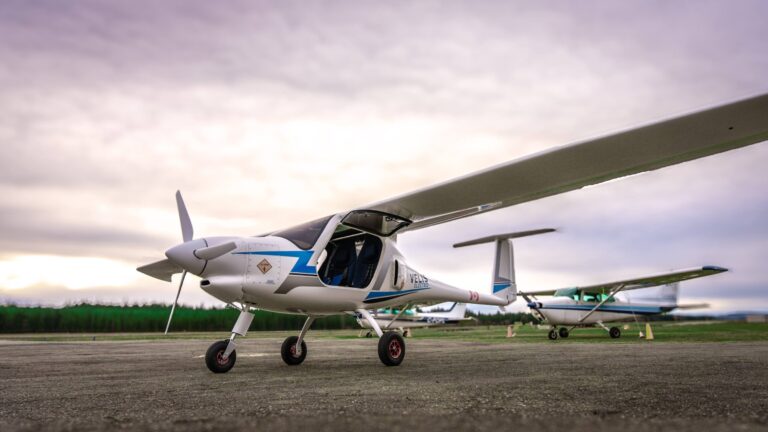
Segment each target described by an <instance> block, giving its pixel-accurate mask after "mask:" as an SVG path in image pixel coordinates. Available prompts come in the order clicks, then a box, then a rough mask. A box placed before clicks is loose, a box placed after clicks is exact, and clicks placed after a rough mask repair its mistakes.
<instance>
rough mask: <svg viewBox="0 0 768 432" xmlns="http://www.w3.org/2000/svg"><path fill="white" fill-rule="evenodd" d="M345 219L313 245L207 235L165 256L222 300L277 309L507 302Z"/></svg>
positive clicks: (325, 225) (329, 311)
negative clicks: (419, 263)
mask: <svg viewBox="0 0 768 432" xmlns="http://www.w3.org/2000/svg"><path fill="white" fill-rule="evenodd" d="M342 216H343V215H336V216H333V217H331V218H329V219H327V220H322V221H316V222H317V223H318V225H320V226H319V228H317V229H316V231H317V235H316V236H315V237H316V238H315V239H314V241H311V242H309V241H304V240H305V239H298V238H293V237H292V233H290V232H287V233H273V234H271V235H266V236H260V237H206V238H200V239H195V240H192V241H189V242H186V243H183V244H181V245H179V246H177V247H176V248H172V249H170V250H169V251H168V252H167V253H166V254H167V255H168V257H169V258H170V259H173V260H174V262H178V263H179V264H180V265H182V267H184V268H185V269H187V271H189V272H191V273H193V274H195V275H197V276H199V277H200V278H201V279H202V280H201V281H200V288H202V289H203V290H204V291H206V292H207V293H209V294H210V295H212V296H214V297H216V298H217V299H219V300H221V301H223V302H226V303H247V304H250V305H252V306H254V307H258V308H260V309H265V310H271V311H275V312H284V313H296V314H310V315H333V314H339V313H344V312H348V311H354V310H357V309H361V308H363V309H376V308H381V307H387V306H392V305H398V304H403V303H406V302H421V303H426V302H429V301H441V302H442V301H457V302H472V303H480V302H485V303H486V304H506V302H503V301H502V300H501V299H499V298H498V297H496V296H493V295H490V294H485V293H479V292H475V291H466V290H462V289H459V288H455V287H452V286H450V285H447V284H444V283H441V282H438V281H435V280H432V279H429V278H428V277H426V276H425V275H423V274H422V273H419V272H417V271H415V270H414V269H412V268H410V267H409V266H408V265H406V264H405V258H404V257H403V255H402V253H401V252H400V251H399V250H398V248H397V244H396V242H395V240H394V238H393V237H392V236H386V237H385V236H376V235H373V234H371V233H370V232H362V231H359V230H353V229H350V228H348V227H345V226H343V225H340V223H339V222H340V220H341V218H342ZM310 228H311V227H310ZM302 229H304V230H305V232H307V230H309V228H307V227H302ZM297 232H298V231H297ZM309 232H311V231H309ZM300 234H301V233H300ZM302 235H303V234H302ZM227 242H234V243H235V244H236V245H237V247H236V248H235V249H234V250H232V251H231V252H229V253H227V254H225V255H223V256H220V257H217V258H216V259H212V260H201V259H199V258H197V256H196V255H194V250H195V249H199V248H203V247H210V246H216V245H219V244H224V243H227ZM310 243H311V244H310ZM302 246H305V247H306V249H305V248H302Z"/></svg>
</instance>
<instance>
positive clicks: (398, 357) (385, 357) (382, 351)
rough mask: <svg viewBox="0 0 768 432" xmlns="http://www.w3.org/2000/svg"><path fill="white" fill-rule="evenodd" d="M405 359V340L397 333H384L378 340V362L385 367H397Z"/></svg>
mask: <svg viewBox="0 0 768 432" xmlns="http://www.w3.org/2000/svg"><path fill="white" fill-rule="evenodd" d="M403 359H405V340H403V337H402V336H400V334H399V333H397V332H386V333H384V334H383V335H382V336H381V337H380V338H379V360H381V362H382V363H384V364H385V365H386V366H399V365H400V363H402V362H403Z"/></svg>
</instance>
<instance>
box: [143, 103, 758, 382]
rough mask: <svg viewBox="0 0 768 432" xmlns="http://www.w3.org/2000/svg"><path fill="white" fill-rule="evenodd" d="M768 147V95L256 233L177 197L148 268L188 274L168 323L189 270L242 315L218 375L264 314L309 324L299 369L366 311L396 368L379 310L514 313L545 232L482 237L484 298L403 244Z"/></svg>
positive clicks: (218, 362)
mask: <svg viewBox="0 0 768 432" xmlns="http://www.w3.org/2000/svg"><path fill="white" fill-rule="evenodd" d="M766 139H768V94H764V95H760V96H756V97H752V98H749V99H744V100H741V101H737V102H734V103H729V104H725V105H722V106H719V107H715V108H710V109H707V110H703V111H699V112H696V113H693V114H688V115H684V116H680V117H676V118H672V119H669V120H664V121H661V122H658V123H654V124H650V125H647V126H643V127H639V128H636V129H632V130H629V131H626V132H621V133H617V134H613V135H608V136H604V137H601V138H597V139H591V140H587V141H583V142H579V143H576V144H572V145H567V146H564V147H559V148H555V149H551V150H547V151H544V152H541V153H538V154H534V155H531V156H527V157H524V158H522V159H518V160H515V161H511V162H506V163H503V164H501V165H497V166H494V167H490V168H488V169H485V170H481V171H478V172H475V173H472V174H469V175H466V176H463V177H460V178H456V179H453V180H449V181H446V182H443V183H439V184H437V185H434V186H431V187H427V188H423V189H419V190H416V191H415V192H411V193H407V194H404V195H400V196H397V197H394V198H391V199H387V200H383V201H379V202H375V203H372V204H369V205H365V206H361V207H357V208H353V209H350V210H347V211H344V212H341V213H337V214H333V215H329V216H326V217H323V218H321V219H317V220H314V221H311V222H307V223H305V224H302V225H299V226H295V227H292V228H287V229H282V230H279V231H274V232H271V233H269V234H266V235H260V236H255V237H197V238H195V237H194V235H193V229H192V223H191V221H190V218H189V213H188V212H187V209H186V206H185V204H184V201H183V200H182V198H181V194H179V193H177V195H176V202H177V206H178V212H179V219H180V222H181V231H182V239H183V242H182V243H181V244H178V245H176V246H173V247H171V248H170V249H168V250H167V251H166V252H165V255H166V259H163V260H161V261H157V262H155V263H152V264H148V265H144V266H141V267H139V268H138V270H139V271H141V272H143V273H145V274H147V275H149V276H153V277H156V278H158V279H162V280H165V281H171V276H172V275H173V274H176V273H181V282H180V283H179V288H178V289H179V291H177V294H176V300H175V301H174V304H173V308H172V309H171V316H170V317H169V320H168V326H170V323H171V318H172V317H173V311H174V309H175V307H176V304H177V302H178V296H179V293H180V291H181V287H182V286H183V283H184V279H185V277H186V275H187V273H192V274H193V275H196V276H199V277H200V278H201V280H200V288H201V289H203V290H204V291H206V292H207V293H209V294H210V295H212V296H213V297H215V298H217V299H219V300H221V301H222V302H225V303H227V304H229V305H232V306H235V307H237V308H238V309H239V310H240V315H239V317H238V319H237V321H236V322H235V325H234V328H233V329H232V335H231V337H230V338H229V339H228V340H223V341H217V342H215V343H214V344H213V345H211V346H210V348H209V349H208V351H207V352H206V355H205V362H206V365H207V366H208V368H209V369H210V370H211V371H213V372H217V373H221V372H227V371H229V370H230V369H231V368H232V366H233V365H234V364H235V359H236V350H235V349H236V345H235V340H236V338H237V337H240V336H245V335H246V333H247V331H248V327H249V326H250V324H251V321H252V319H253V310H254V309H257V308H258V309H265V310H270V311H275V312H283V313H290V314H300V315H305V316H306V317H307V319H306V321H305V323H304V325H303V327H302V329H301V330H300V332H299V334H298V335H297V336H291V337H289V338H287V339H286V340H285V341H284V342H283V345H282V348H281V355H282V358H283V361H285V363H287V364H289V365H297V364H300V363H302V362H303V361H304V358H305V357H306V355H307V346H306V344H305V342H304V337H305V335H306V333H307V331H308V330H309V328H310V326H311V325H312V322H313V321H314V320H315V319H317V318H319V317H323V316H328V315H338V314H344V313H357V314H359V315H360V316H361V317H363V319H365V320H366V321H367V322H368V324H369V325H370V326H371V327H372V328H373V329H374V331H375V332H376V334H377V335H378V337H379V341H378V353H379V358H380V360H381V361H382V362H383V363H384V364H385V365H388V366H396V365H399V364H400V363H401V362H402V361H403V359H404V357H405V342H404V340H403V338H402V337H401V336H400V335H399V334H398V333H397V332H392V331H388V332H386V333H385V332H383V331H382V329H381V327H380V326H379V324H378V323H377V322H376V320H375V319H374V318H373V316H372V315H371V313H370V311H371V310H372V309H379V308H382V307H393V306H397V305H402V304H406V303H412V304H430V303H442V302H464V303H472V304H482V305H492V306H506V305H508V304H510V303H512V302H514V301H515V299H516V298H517V286H516V284H515V277H514V265H513V255H512V240H511V239H512V238H515V237H521V236H523V235H530V234H532V233H540V232H543V231H533V232H527V233H513V234H508V235H498V236H491V237H486V238H484V239H480V240H479V241H487V242H493V243H494V244H495V250H496V251H495V259H494V261H493V263H494V267H493V274H494V279H493V285H492V286H490V287H487V288H485V289H483V288H479V289H478V288H475V290H465V289H461V288H458V287H454V286H451V285H448V284H446V283H442V282H439V281H436V280H434V279H431V278H428V277H427V276H425V275H423V274H422V273H420V272H418V271H416V270H415V269H413V268H411V267H409V266H408V265H407V264H406V260H405V257H404V256H403V254H402V253H401V252H400V250H399V249H398V247H397V236H399V235H402V234H405V233H407V232H409V231H414V230H417V229H422V228H426V227H430V226H434V225H437V224H442V223H447V222H450V221H454V220H457V219H460V218H465V217H469V216H473V215H478V214H482V213H486V212H489V211H493V210H498V209H501V208H504V207H509V206H512V205H516V204H520V203H524V202H528V201H533V200H537V199H540V198H544V197H547V196H551V195H555V194H560V193H564V192H567V191H571V190H575V189H579V188H582V187H584V186H589V185H594V184H598V183H602V182H605V181H607V180H611V179H615V178H619V177H624V176H628V175H632V174H637V173H640V172H645V171H650V170H655V169H658V168H662V167H665V166H669V165H674V164H677V163H681V162H685V161H689V160H693V159H697V158H700V157H704V156H709V155H714V154H717V153H721V152H724V151H728V150H733V149H736V148H740V147H744V146H747V145H751V144H755V143H758V142H761V141H765V140H766ZM545 231H546V230H545ZM323 256H324V259H322V260H321V257H323ZM486 290H487V291H486ZM168 326H166V332H167V329H168Z"/></svg>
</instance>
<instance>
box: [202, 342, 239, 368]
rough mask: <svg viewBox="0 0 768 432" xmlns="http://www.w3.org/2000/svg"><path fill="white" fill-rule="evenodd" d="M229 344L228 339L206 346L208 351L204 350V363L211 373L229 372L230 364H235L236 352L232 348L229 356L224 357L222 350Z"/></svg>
mask: <svg viewBox="0 0 768 432" xmlns="http://www.w3.org/2000/svg"><path fill="white" fill-rule="evenodd" d="M228 344H229V341H228V340H226V339H225V340H223V341H218V342H214V343H213V345H211V346H210V347H208V351H206V352H205V365H206V366H208V369H210V370H211V372H213V373H224V372H229V370H230V369H232V366H234V365H235V360H236V359H237V354H236V353H235V351H234V350H233V351H232V353H231V354H230V355H229V357H227V358H224V351H225V350H226V349H227V345H228Z"/></svg>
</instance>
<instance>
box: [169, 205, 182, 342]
mask: <svg viewBox="0 0 768 432" xmlns="http://www.w3.org/2000/svg"><path fill="white" fill-rule="evenodd" d="M179 196H180V195H179ZM186 276H187V271H186V270H184V271H183V272H181V282H179V290H178V291H176V300H174V301H173V306H171V315H169V316H168V324H166V325H165V334H168V329H169V328H171V320H172V319H173V311H175V310H176V304H178V303H179V294H181V287H182V286H184V278H185V277H186Z"/></svg>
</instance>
